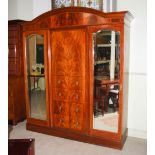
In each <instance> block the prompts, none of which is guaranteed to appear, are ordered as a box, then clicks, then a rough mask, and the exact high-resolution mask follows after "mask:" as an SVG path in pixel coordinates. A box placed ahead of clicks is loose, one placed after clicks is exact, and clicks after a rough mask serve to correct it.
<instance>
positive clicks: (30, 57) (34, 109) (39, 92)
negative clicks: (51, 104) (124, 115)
mask: <svg viewBox="0 0 155 155" xmlns="http://www.w3.org/2000/svg"><path fill="white" fill-rule="evenodd" d="M26 54H27V79H28V102H29V109H30V111H29V117H30V118H35V119H40V120H46V87H45V74H44V73H45V70H44V69H45V68H44V37H43V36H42V35H36V34H33V35H30V36H28V37H27V40H26Z"/></svg>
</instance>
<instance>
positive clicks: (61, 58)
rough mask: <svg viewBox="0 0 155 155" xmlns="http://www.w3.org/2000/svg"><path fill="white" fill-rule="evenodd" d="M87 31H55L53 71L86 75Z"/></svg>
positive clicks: (63, 73) (58, 73) (57, 73)
mask: <svg viewBox="0 0 155 155" xmlns="http://www.w3.org/2000/svg"><path fill="white" fill-rule="evenodd" d="M84 43H85V31H84V30H83V29H76V30H62V31H53V32H52V33H51V44H52V57H53V63H52V69H53V70H52V73H53V74H54V75H63V76H85V44H84Z"/></svg>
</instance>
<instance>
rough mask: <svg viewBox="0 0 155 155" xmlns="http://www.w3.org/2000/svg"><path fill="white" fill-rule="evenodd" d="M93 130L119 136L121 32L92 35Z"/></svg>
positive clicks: (101, 32) (110, 31)
mask: <svg viewBox="0 0 155 155" xmlns="http://www.w3.org/2000/svg"><path fill="white" fill-rule="evenodd" d="M93 76H94V77H93V84H94V86H93V88H94V90H93V129H96V130H101V131H108V132H113V133H117V132H118V118H119V87H120V82H119V79H120V32H117V31H112V30H100V31H98V32H96V33H93Z"/></svg>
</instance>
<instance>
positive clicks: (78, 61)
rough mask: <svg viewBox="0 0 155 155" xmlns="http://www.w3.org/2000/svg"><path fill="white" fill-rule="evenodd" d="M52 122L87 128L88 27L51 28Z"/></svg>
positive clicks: (61, 126) (64, 126)
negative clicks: (86, 30)
mask: <svg viewBox="0 0 155 155" xmlns="http://www.w3.org/2000/svg"><path fill="white" fill-rule="evenodd" d="M50 35H51V56H52V59H51V60H52V67H51V74H52V76H51V78H52V79H51V82H52V87H51V89H52V90H51V91H52V106H51V110H52V118H53V119H52V124H53V126H54V127H56V128H67V129H72V130H76V131H81V130H84V129H85V128H86V102H87V101H86V32H85V29H71V30H68V29H67V30H54V31H51V33H50Z"/></svg>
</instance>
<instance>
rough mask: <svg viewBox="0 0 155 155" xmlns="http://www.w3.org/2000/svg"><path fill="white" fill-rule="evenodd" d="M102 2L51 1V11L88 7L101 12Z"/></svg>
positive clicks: (96, 0)
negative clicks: (71, 7) (63, 8)
mask: <svg viewBox="0 0 155 155" xmlns="http://www.w3.org/2000/svg"><path fill="white" fill-rule="evenodd" d="M103 1H104V0H51V4H52V9H57V8H62V7H70V6H73V7H74V6H75V7H88V8H93V9H96V10H100V11H103Z"/></svg>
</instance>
